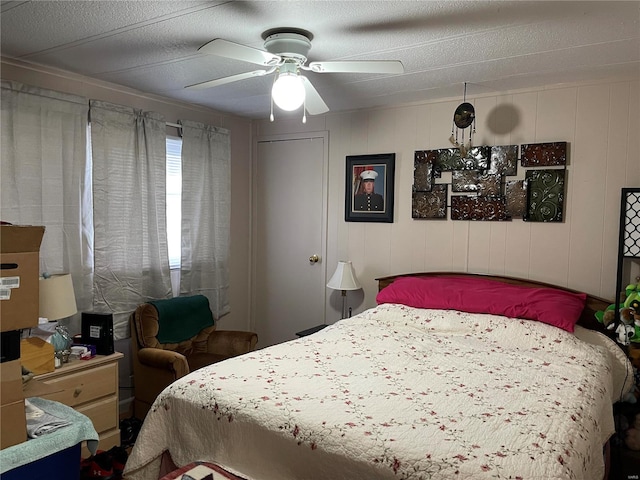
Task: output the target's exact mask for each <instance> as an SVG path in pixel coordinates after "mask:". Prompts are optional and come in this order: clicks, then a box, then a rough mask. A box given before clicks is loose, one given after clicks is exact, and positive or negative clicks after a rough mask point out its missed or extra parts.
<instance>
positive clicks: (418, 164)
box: [413, 150, 437, 192]
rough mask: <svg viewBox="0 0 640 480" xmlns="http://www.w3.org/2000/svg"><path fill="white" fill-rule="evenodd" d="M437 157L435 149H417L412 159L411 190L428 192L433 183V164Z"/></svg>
mask: <svg viewBox="0 0 640 480" xmlns="http://www.w3.org/2000/svg"><path fill="white" fill-rule="evenodd" d="M436 158H437V153H436V151H435V150H418V151H416V152H415V154H414V160H413V191H414V192H430V191H431V186H432V184H433V164H434V162H435V160H436Z"/></svg>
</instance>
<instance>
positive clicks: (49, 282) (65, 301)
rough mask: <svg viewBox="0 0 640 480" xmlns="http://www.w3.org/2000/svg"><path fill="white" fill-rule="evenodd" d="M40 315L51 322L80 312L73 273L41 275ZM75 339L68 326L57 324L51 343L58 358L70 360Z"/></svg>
mask: <svg viewBox="0 0 640 480" xmlns="http://www.w3.org/2000/svg"><path fill="white" fill-rule="evenodd" d="M39 286H40V313H39V315H40V317H42V318H46V319H47V320H49V321H50V322H52V321H54V320H62V319H63V318H68V317H70V316H72V315H75V314H76V313H78V307H77V306H76V296H75V293H74V291H73V282H72V280H71V275H69V274H68V273H66V274H59V275H47V274H45V275H43V276H42V277H40V283H39ZM72 343H73V339H72V338H71V335H70V334H69V332H68V330H67V328H66V327H65V326H63V325H58V326H56V333H54V334H53V335H52V337H51V344H52V345H53V348H54V349H55V352H56V360H58V361H63V362H64V361H65V360H68V353H67V352H69V353H70V350H69V349H70V348H71V344H72ZM56 363H58V362H56Z"/></svg>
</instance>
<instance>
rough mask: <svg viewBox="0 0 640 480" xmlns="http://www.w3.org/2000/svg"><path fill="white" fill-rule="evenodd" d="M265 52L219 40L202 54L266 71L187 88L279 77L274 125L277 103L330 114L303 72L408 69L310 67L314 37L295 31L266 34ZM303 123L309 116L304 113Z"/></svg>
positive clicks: (377, 64)
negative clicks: (235, 61)
mask: <svg viewBox="0 0 640 480" xmlns="http://www.w3.org/2000/svg"><path fill="white" fill-rule="evenodd" d="M262 37H263V38H264V48H265V49H264V50H260V49H257V48H253V47H249V46H246V45H241V44H239V43H234V42H230V41H228V40H223V39H221V38H216V39H214V40H211V41H210V42H208V43H205V44H204V45H203V46H201V47H200V48H199V49H198V51H199V52H202V53H206V54H210V55H217V56H220V57H226V58H233V59H236V60H242V61H245V62H249V63H254V64H257V65H262V66H264V67H267V68H266V69H261V70H254V71H252V72H246V73H240V74H238V75H231V76H229V77H223V78H218V79H215V80H208V81H206V82H201V83H196V84H193V85H188V86H187V87H185V88H190V89H203V88H211V87H217V86H220V85H224V84H226V83H231V82H237V81H239V80H244V79H247V78H251V77H261V76H264V75H269V74H271V73H276V77H275V79H274V82H273V87H272V90H271V99H272V103H271V121H273V103H274V102H275V104H276V105H277V106H278V107H280V108H281V109H283V110H286V111H294V110H297V109H298V108H300V107H301V106H303V105H304V110H306V111H307V112H309V114H310V115H318V114H321V113H325V112H328V111H329V107H327V105H326V103H325V102H324V100H322V97H320V94H319V93H318V91H317V90H316V89H315V88H314V87H313V85H312V84H311V82H310V81H309V79H307V77H306V76H304V75H302V74H301V71H309V72H314V73H387V74H400V73H403V72H404V67H403V65H402V63H401V62H400V61H397V60H355V61H332V62H311V63H309V65H306V62H307V54H308V53H309V50H310V49H311V39H312V38H313V36H312V35H311V33H309V32H307V31H305V30H300V29H295V28H282V29H275V30H267V31H266V32H264V33H263V35H262ZM302 121H303V122H305V121H306V116H304V113H303V119H302Z"/></svg>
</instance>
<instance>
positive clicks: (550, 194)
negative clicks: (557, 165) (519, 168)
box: [524, 169, 566, 222]
mask: <svg viewBox="0 0 640 480" xmlns="http://www.w3.org/2000/svg"><path fill="white" fill-rule="evenodd" d="M565 172H566V171H565V170H559V169H558V170H527V173H526V181H527V210H526V215H525V217H524V220H526V221H528V222H561V221H562V211H563V205H564V184H565Z"/></svg>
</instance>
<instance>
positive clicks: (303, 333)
mask: <svg viewBox="0 0 640 480" xmlns="http://www.w3.org/2000/svg"><path fill="white" fill-rule="evenodd" d="M328 326H329V325H316V326H315V327H311V328H307V329H306V330H302V331H301V332H296V335H297V336H298V337H306V336H307V335H311V334H312V333H316V332H319V331H320V330H322V329H323V328H325V327H328Z"/></svg>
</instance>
